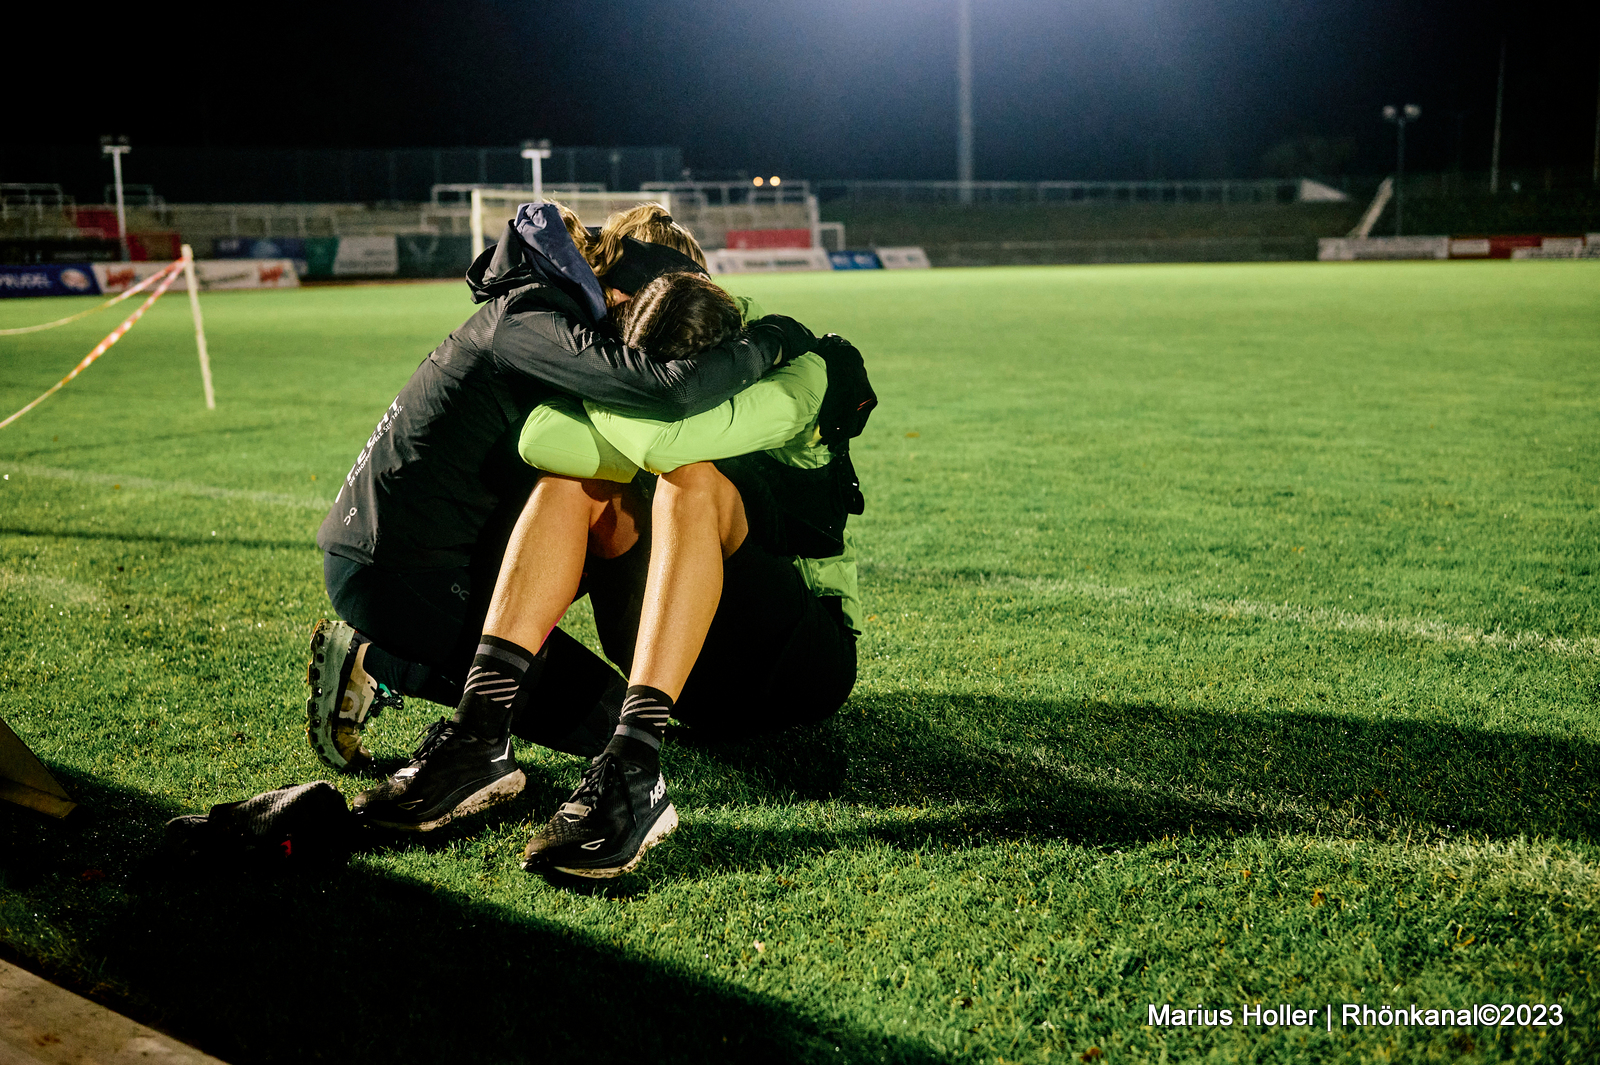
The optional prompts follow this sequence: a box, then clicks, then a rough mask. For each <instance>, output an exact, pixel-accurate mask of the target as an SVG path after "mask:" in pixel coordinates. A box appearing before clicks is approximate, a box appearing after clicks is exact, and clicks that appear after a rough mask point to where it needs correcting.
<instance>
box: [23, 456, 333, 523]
mask: <svg viewBox="0 0 1600 1065" xmlns="http://www.w3.org/2000/svg"><path fill="white" fill-rule="evenodd" d="M0 471H3V472H5V473H12V474H17V475H18V476H22V477H44V478H48V479H49V480H53V481H72V482H74V483H76V484H93V485H100V486H102V487H110V488H113V489H118V488H125V489H128V490H130V491H147V492H171V493H173V494H175V495H184V496H198V497H200V498H202V499H228V500H241V501H244V502H248V503H268V504H273V505H275V506H283V507H306V508H309V509H311V510H320V511H324V512H326V511H327V509H328V508H329V507H330V506H332V505H333V501H332V500H331V499H316V498H311V497H307V496H290V495H283V494H281V493H278V492H252V491H249V490H247V489H241V488H218V487H217V486H215V485H210V484H194V483H193V482H190V481H157V480H152V479H151V478H149V477H137V476H134V475H133V474H113V473H94V472H92V471H89V470H68V469H58V468H54V467H50V466H33V465H28V464H22V465H0Z"/></svg>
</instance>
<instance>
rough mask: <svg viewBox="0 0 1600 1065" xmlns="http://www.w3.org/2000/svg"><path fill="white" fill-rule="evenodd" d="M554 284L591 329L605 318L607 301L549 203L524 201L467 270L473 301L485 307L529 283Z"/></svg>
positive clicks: (592, 272)
mask: <svg viewBox="0 0 1600 1065" xmlns="http://www.w3.org/2000/svg"><path fill="white" fill-rule="evenodd" d="M539 284H543V285H552V286H554V287H555V288H558V289H560V290H561V291H562V292H564V293H565V294H566V295H567V296H568V297H569V298H570V299H572V301H573V302H575V303H576V304H577V305H578V306H579V307H580V308H582V309H583V310H584V312H585V313H587V314H588V315H589V317H590V324H591V325H595V324H598V323H599V322H600V320H601V319H603V318H605V316H606V298H605V294H604V293H603V292H602V291H601V290H600V282H599V281H597V280H596V279H595V276H594V271H593V270H591V269H590V268H589V263H588V262H587V261H586V260H585V259H584V257H583V254H582V253H581V252H579V251H578V248H577V245H575V244H573V243H572V237H571V236H570V235H568V233H567V227H566V225H565V224H563V223H562V221H561V212H560V211H558V210H557V209H556V206H555V204H551V203H525V204H523V205H522V206H520V207H518V208H517V216H516V218H514V219H512V221H511V222H510V224H508V225H507V226H506V228H505V231H504V232H503V233H501V235H500V240H499V242H498V243H496V244H495V245H494V246H493V247H491V248H487V249H485V250H484V252H483V254H482V255H480V256H478V258H477V260H476V261H474V262H473V264H472V266H471V268H469V269H468V270H467V285H468V287H469V288H471V289H472V300H473V302H474V303H487V302H488V301H489V300H492V299H494V298H495V297H496V296H504V295H507V294H508V293H511V292H515V291H517V290H518V289H522V288H527V287H530V286H532V285H539Z"/></svg>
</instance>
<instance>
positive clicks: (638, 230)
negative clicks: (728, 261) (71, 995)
mask: <svg viewBox="0 0 1600 1065" xmlns="http://www.w3.org/2000/svg"><path fill="white" fill-rule="evenodd" d="M623 237H632V238H633V239H634V240H642V241H644V242H645V243H646V244H665V245H666V246H667V247H669V248H671V249H672V250H673V251H678V252H682V253H683V254H684V255H687V256H688V257H689V258H691V259H693V260H694V261H695V262H696V263H698V264H699V265H700V268H701V269H702V270H704V269H706V253H705V252H703V251H701V250H700V242H699V241H697V240H695V239H694V234H692V233H690V232H689V231H688V230H687V229H685V228H683V227H682V226H680V225H679V224H678V223H676V222H674V221H673V220H672V216H671V215H670V214H668V213H667V209H666V208H665V207H662V206H661V205H660V204H659V203H641V204H640V205H639V206H637V207H632V208H629V209H628V210H626V211H618V212H616V213H615V214H613V215H612V216H611V217H610V218H607V219H606V223H605V225H603V226H601V227H600V236H599V237H596V238H594V239H593V240H592V241H590V242H589V244H588V246H587V248H585V247H584V245H582V244H580V245H579V248H581V249H583V252H584V257H585V258H586V259H588V260H589V265H590V266H592V267H594V272H595V276H596V277H598V278H600V279H601V281H604V280H605V276H606V273H607V272H608V271H609V270H610V269H611V268H612V267H613V266H615V265H617V260H618V259H620V258H622V238H623ZM573 239H574V240H576V239H577V238H576V237H574V238H573Z"/></svg>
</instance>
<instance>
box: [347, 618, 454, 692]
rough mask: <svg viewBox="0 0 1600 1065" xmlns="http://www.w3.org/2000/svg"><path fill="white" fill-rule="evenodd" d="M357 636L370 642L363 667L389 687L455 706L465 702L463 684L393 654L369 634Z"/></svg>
mask: <svg viewBox="0 0 1600 1065" xmlns="http://www.w3.org/2000/svg"><path fill="white" fill-rule="evenodd" d="M356 635H357V639H359V640H360V642H361V643H364V644H366V645H367V653H366V655H365V656H364V657H363V658H362V659H361V665H362V668H363V669H365V670H366V671H367V675H368V676H369V677H371V678H372V679H373V680H375V681H377V682H378V683H379V684H382V685H383V686H384V687H385V688H388V689H389V690H390V691H392V692H398V693H400V694H401V695H414V696H417V697H418V698H420V699H428V700H430V701H432V702H435V703H443V704H444V705H445V706H454V705H456V704H457V703H459V702H460V701H461V686H460V685H459V684H455V683H453V682H451V681H450V680H448V679H446V678H445V677H443V676H441V675H440V674H439V673H438V671H437V670H435V669H434V668H433V667H432V666H429V665H425V664H423V663H421V662H413V661H411V660H409V659H406V658H401V657H400V656H399V655H396V654H390V653H389V652H388V651H385V650H384V649H383V648H381V647H379V646H378V645H377V644H376V643H374V642H373V641H372V640H370V639H368V638H367V637H366V636H362V635H361V634H360V633H357V634H356Z"/></svg>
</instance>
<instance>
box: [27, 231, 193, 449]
mask: <svg viewBox="0 0 1600 1065" xmlns="http://www.w3.org/2000/svg"><path fill="white" fill-rule="evenodd" d="M182 266H183V260H182V259H177V260H174V261H173V262H172V263H170V264H169V265H167V266H164V267H162V268H161V269H160V270H158V271H156V273H155V274H153V275H152V276H153V277H160V276H161V275H162V274H165V275H167V279H166V280H165V281H163V282H161V287H160V288H158V289H156V290H155V291H154V292H152V293H150V298H149V299H147V300H145V301H144V302H143V303H141V304H140V305H139V309H138V310H136V311H134V312H133V313H132V314H130V315H128V317H127V318H126V319H125V320H124V321H123V323H122V324H121V325H119V326H117V327H116V328H115V329H113V330H112V331H111V333H110V334H109V335H108V336H107V337H106V338H105V339H104V340H102V341H100V343H98V344H96V345H95V348H94V350H93V351H91V352H89V354H87V355H85V356H84V357H83V361H82V362H80V363H78V365H76V366H74V367H73V368H72V372H71V373H69V374H67V376H65V377H63V378H62V379H61V380H59V381H57V382H56V383H55V384H53V385H51V386H50V387H49V388H47V389H46V390H45V392H44V395H42V396H40V397H39V398H38V399H36V400H34V401H33V402H32V403H30V404H28V405H27V406H26V407H23V408H22V409H21V410H19V411H17V413H15V414H13V415H12V416H11V417H9V418H7V419H6V420H5V421H3V422H0V429H4V428H5V427H6V426H8V425H10V424H11V423H12V422H14V421H16V420H17V419H18V418H20V417H22V416H23V415H24V414H26V413H28V412H29V411H30V410H32V409H33V408H35V407H37V406H38V405H39V404H41V403H43V402H44V401H45V400H47V399H49V398H50V397H51V396H53V395H55V394H56V393H57V392H59V391H61V389H62V388H63V387H65V386H66V383H67V382H68V381H70V380H72V379H73V378H74V377H77V376H78V375H79V374H81V373H82V372H83V371H85V370H87V369H88V368H89V367H90V366H91V365H92V364H93V363H94V361H95V360H96V359H98V358H99V357H100V356H102V355H104V354H105V353H106V352H107V351H109V350H111V345H113V344H115V343H116V342H117V341H119V340H121V339H122V336H123V334H124V333H126V332H127V331H128V330H130V329H132V328H133V323H134V322H137V321H138V320H139V319H140V318H143V317H144V312H145V311H148V310H149V309H150V308H151V307H152V306H153V305H154V304H155V302H156V300H158V299H160V298H161V295H162V293H164V292H166V291H167V289H169V288H171V287H172V283H173V282H174V281H176V280H177V279H178V271H179V270H180V269H181V268H182Z"/></svg>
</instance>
